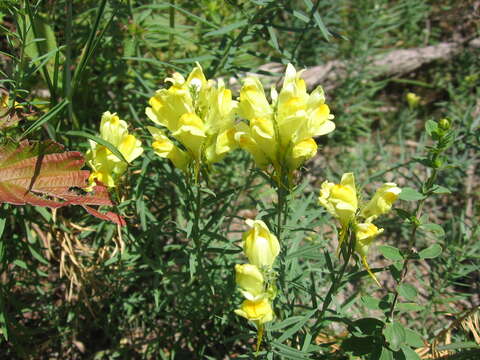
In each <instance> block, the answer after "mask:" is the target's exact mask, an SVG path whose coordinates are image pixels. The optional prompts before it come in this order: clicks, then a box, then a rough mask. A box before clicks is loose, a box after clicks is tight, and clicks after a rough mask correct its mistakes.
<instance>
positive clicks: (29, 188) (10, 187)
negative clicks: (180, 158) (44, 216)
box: [0, 140, 125, 225]
mask: <svg viewBox="0 0 480 360" xmlns="http://www.w3.org/2000/svg"><path fill="white" fill-rule="evenodd" d="M84 162H85V161H84V158H83V155H82V154H81V153H80V152H78V151H63V146H62V145H60V144H58V143H56V142H54V141H51V140H47V141H43V142H29V141H28V140H24V141H22V142H21V143H20V144H16V143H13V142H8V143H6V144H4V145H3V146H0V203H9V204H13V205H26V204H29V205H36V206H44V207H45V206H48V207H50V208H59V207H62V206H66V205H80V206H82V207H83V208H84V209H85V210H87V211H88V212H89V213H90V214H92V215H94V216H97V217H99V218H101V219H103V220H110V221H113V222H115V223H117V224H120V225H125V220H124V219H123V218H122V217H121V216H119V215H117V214H114V213H111V212H108V213H106V214H103V213H100V212H98V211H97V210H95V209H93V208H91V207H90V206H89V205H107V206H112V205H113V203H112V201H111V200H110V196H109V194H108V190H107V188H105V187H104V186H100V185H97V186H95V187H94V189H93V191H92V192H90V193H85V192H84V190H85V188H86V187H87V179H88V177H89V175H90V172H89V171H87V170H80V169H81V168H82V167H83V165H84ZM78 191H80V192H83V193H78Z"/></svg>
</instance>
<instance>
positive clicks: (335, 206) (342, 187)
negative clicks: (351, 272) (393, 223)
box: [318, 173, 401, 286]
mask: <svg viewBox="0 0 480 360" xmlns="http://www.w3.org/2000/svg"><path fill="white" fill-rule="evenodd" d="M400 192H401V189H400V188H399V187H397V185H396V184H395V183H385V184H383V185H382V186H381V187H380V188H379V189H377V191H376V192H375V194H374V195H373V197H372V199H371V200H370V201H369V202H367V203H366V204H365V205H359V203H358V195H357V190H356V186H355V177H354V175H353V173H345V174H343V175H342V179H341V181H340V184H334V183H332V182H329V181H325V182H324V183H323V184H322V186H321V188H320V196H319V198H318V202H319V203H320V205H322V206H323V207H325V208H326V209H327V211H328V212H329V213H330V214H332V215H333V216H334V217H336V218H337V219H338V220H339V222H340V233H339V235H340V239H339V247H338V250H340V247H341V246H342V243H343V241H344V240H345V237H346V235H347V233H348V229H349V227H350V226H352V229H353V232H354V235H355V251H356V252H357V253H358V255H359V256H360V258H361V260H362V263H363V265H364V267H365V269H366V270H367V271H368V273H369V274H370V276H371V277H372V278H373V279H374V280H375V282H376V283H377V284H378V285H379V286H380V284H379V282H378V280H377V278H376V277H375V275H374V274H373V273H372V271H371V270H370V267H369V265H368V262H367V253H368V249H369V247H370V245H371V243H372V242H373V241H374V240H375V238H376V237H377V236H378V235H379V234H381V233H382V232H383V229H379V228H377V226H376V225H375V224H373V223H372V221H373V220H375V219H376V218H378V217H379V216H380V215H383V214H386V213H387V212H389V211H390V209H391V208H392V205H393V203H394V202H395V201H396V200H397V199H398V196H399V194H400Z"/></svg>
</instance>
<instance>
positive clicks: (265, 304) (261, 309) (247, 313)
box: [235, 298, 273, 324]
mask: <svg viewBox="0 0 480 360" xmlns="http://www.w3.org/2000/svg"><path fill="white" fill-rule="evenodd" d="M235 314H237V315H240V316H242V317H244V318H246V319H247V320H251V321H258V323H259V324H263V323H266V322H268V321H272V320H273V309H272V306H271V305H270V302H269V301H268V299H265V298H263V299H261V300H256V301H251V300H245V301H244V302H243V303H242V305H241V307H240V309H237V310H235Z"/></svg>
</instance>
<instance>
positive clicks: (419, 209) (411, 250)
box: [388, 169, 437, 321]
mask: <svg viewBox="0 0 480 360" xmlns="http://www.w3.org/2000/svg"><path fill="white" fill-rule="evenodd" d="M436 178H437V169H433V172H432V174H431V175H430V177H429V178H428V179H427V181H426V184H427V186H428V188H427V191H426V192H427V194H428V192H429V190H430V189H431V187H432V186H433V184H434V183H435V180H436ZM426 199H427V198H426V197H425V198H424V199H422V200H420V201H419V202H418V206H417V209H416V211H415V218H416V219H419V218H420V216H421V215H422V211H423V206H424V204H425V200H426ZM419 226H420V224H418V222H415V223H414V224H413V228H412V233H411V235H410V239H409V240H408V254H407V257H406V259H405V261H404V262H403V266H402V270H401V271H400V279H399V280H398V283H397V286H396V288H395V295H394V297H393V301H392V305H391V306H390V311H389V315H388V318H389V320H390V321H393V313H394V312H395V306H396V305H397V302H398V295H399V294H398V286H399V285H400V284H401V283H402V282H403V280H404V279H405V277H406V276H407V273H408V263H409V261H410V260H411V257H412V255H413V254H414V252H415V240H416V235H417V230H418V228H419Z"/></svg>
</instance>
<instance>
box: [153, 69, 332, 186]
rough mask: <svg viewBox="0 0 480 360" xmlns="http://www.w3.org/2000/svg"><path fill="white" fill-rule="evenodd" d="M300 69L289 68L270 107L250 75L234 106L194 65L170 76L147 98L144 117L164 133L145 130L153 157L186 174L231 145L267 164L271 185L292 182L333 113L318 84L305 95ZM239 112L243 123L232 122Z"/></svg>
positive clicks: (218, 156) (214, 159) (314, 150)
mask: <svg viewBox="0 0 480 360" xmlns="http://www.w3.org/2000/svg"><path fill="white" fill-rule="evenodd" d="M301 73H302V72H301V71H300V72H298V73H297V72H296V71H295V68H294V67H293V66H292V65H291V64H288V66H287V69H286V73H285V80H284V82H283V87H282V89H281V91H280V93H277V92H276V90H275V89H272V90H271V99H272V101H271V103H270V102H269V101H268V100H267V98H266V96H265V92H264V90H263V87H262V84H261V83H260V81H259V80H258V78H256V77H247V78H246V79H245V80H244V82H243V86H242V88H241V91H240V98H239V102H237V101H235V100H232V94H231V91H230V90H228V89H226V88H225V85H224V84H223V82H219V83H218V84H216V83H215V81H213V80H208V81H207V79H206V78H205V75H204V74H203V71H202V68H201V67H200V65H199V64H197V66H196V67H195V68H194V69H193V71H192V72H191V73H190V75H189V76H188V78H187V79H186V80H185V78H184V77H183V76H182V75H180V74H179V73H174V74H173V75H172V77H171V78H167V79H166V81H167V82H169V83H171V86H170V87H169V88H168V89H161V90H158V91H157V92H156V93H155V95H154V96H153V97H152V98H150V100H149V105H150V106H149V107H147V109H146V114H147V116H148V117H149V119H150V120H152V121H153V122H154V123H156V124H158V125H160V126H161V127H162V129H159V128H156V127H148V129H149V131H150V133H151V134H152V136H153V140H154V142H153V144H152V146H153V149H154V151H155V153H156V154H157V155H159V156H160V157H163V158H168V159H170V160H171V161H172V162H173V164H174V165H175V167H177V168H179V169H182V170H183V171H186V170H187V168H188V166H189V164H190V163H192V161H194V162H195V163H196V170H197V171H198V168H199V166H200V163H205V164H207V165H208V164H212V163H215V162H217V161H220V160H221V159H222V157H223V156H224V155H225V154H226V153H227V152H229V151H230V150H232V149H234V148H235V147H237V146H240V147H241V148H243V149H245V150H247V151H248V152H249V153H250V154H251V155H252V156H253V158H254V160H255V163H256V165H257V166H258V167H259V168H261V169H263V170H265V169H267V168H268V166H270V165H272V166H273V169H274V170H275V173H274V176H275V179H276V180H277V182H279V183H280V182H281V181H282V179H281V177H282V175H288V179H289V181H290V180H291V177H292V174H293V171H294V170H295V169H297V168H298V167H299V166H300V165H302V164H303V162H305V161H306V160H308V159H310V158H312V157H313V156H314V155H315V154H316V153H317V144H316V142H315V140H314V139H313V137H315V136H320V135H325V134H328V133H330V132H331V131H333V130H334V129H335V124H334V123H333V122H332V121H331V120H332V119H333V115H331V114H330V109H329V107H328V105H327V104H325V96H324V93H323V90H322V89H321V88H320V87H319V88H317V89H315V90H314V91H313V92H312V93H311V94H308V93H307V90H306V85H305V81H304V80H303V79H302V78H301V77H300V76H301ZM237 114H238V115H239V116H240V117H241V118H243V119H244V120H246V122H240V123H238V124H235V117H236V115H237Z"/></svg>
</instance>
